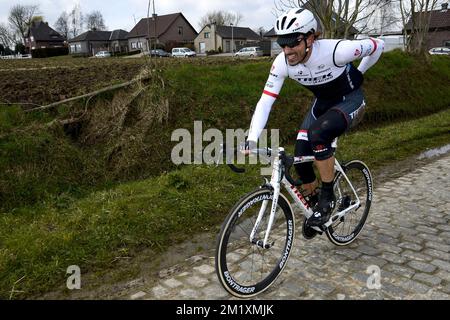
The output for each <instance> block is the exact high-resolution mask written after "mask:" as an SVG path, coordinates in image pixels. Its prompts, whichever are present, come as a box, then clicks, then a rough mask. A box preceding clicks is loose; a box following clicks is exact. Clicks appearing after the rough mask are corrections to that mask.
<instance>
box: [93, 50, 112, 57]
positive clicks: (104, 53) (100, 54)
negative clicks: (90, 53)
mask: <svg viewBox="0 0 450 320" xmlns="http://www.w3.org/2000/svg"><path fill="white" fill-rule="evenodd" d="M95 57H96V58H109V57H111V53H109V52H108V51H99V52H97V53H96V54H95Z"/></svg>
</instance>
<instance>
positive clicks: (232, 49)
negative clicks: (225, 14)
mask: <svg viewBox="0 0 450 320" xmlns="http://www.w3.org/2000/svg"><path fill="white" fill-rule="evenodd" d="M230 25H231V54H233V53H234V33H233V24H232V23H230Z"/></svg>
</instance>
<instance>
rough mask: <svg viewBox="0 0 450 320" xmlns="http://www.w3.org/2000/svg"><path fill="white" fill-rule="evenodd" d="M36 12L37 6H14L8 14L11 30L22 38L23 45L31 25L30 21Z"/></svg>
mask: <svg viewBox="0 0 450 320" xmlns="http://www.w3.org/2000/svg"><path fill="white" fill-rule="evenodd" d="M38 10H39V6H38V5H27V6H24V5H20V4H16V5H15V6H13V7H12V8H11V11H10V12H9V17H8V21H9V24H10V26H11V29H12V30H13V31H14V32H15V33H17V34H18V35H19V36H20V37H21V38H22V41H23V43H25V38H26V35H27V32H28V29H29V27H30V25H31V21H32V19H33V17H34V15H35V13H37V11H38Z"/></svg>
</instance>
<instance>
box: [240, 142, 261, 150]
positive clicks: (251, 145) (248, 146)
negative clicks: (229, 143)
mask: <svg viewBox="0 0 450 320" xmlns="http://www.w3.org/2000/svg"><path fill="white" fill-rule="evenodd" d="M256 147H257V144H256V142H255V141H251V140H246V141H245V143H243V144H241V145H240V146H239V150H240V151H244V150H253V149H256Z"/></svg>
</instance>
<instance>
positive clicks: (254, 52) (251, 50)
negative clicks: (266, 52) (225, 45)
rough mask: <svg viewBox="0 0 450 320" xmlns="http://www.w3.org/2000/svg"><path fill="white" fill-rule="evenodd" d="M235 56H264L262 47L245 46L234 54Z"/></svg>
mask: <svg viewBox="0 0 450 320" xmlns="http://www.w3.org/2000/svg"><path fill="white" fill-rule="evenodd" d="M234 56H235V57H252V58H253V57H262V56H263V51H262V50H261V48H260V47H245V48H242V49H241V50H239V51H238V52H236V53H235V54H234Z"/></svg>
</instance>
